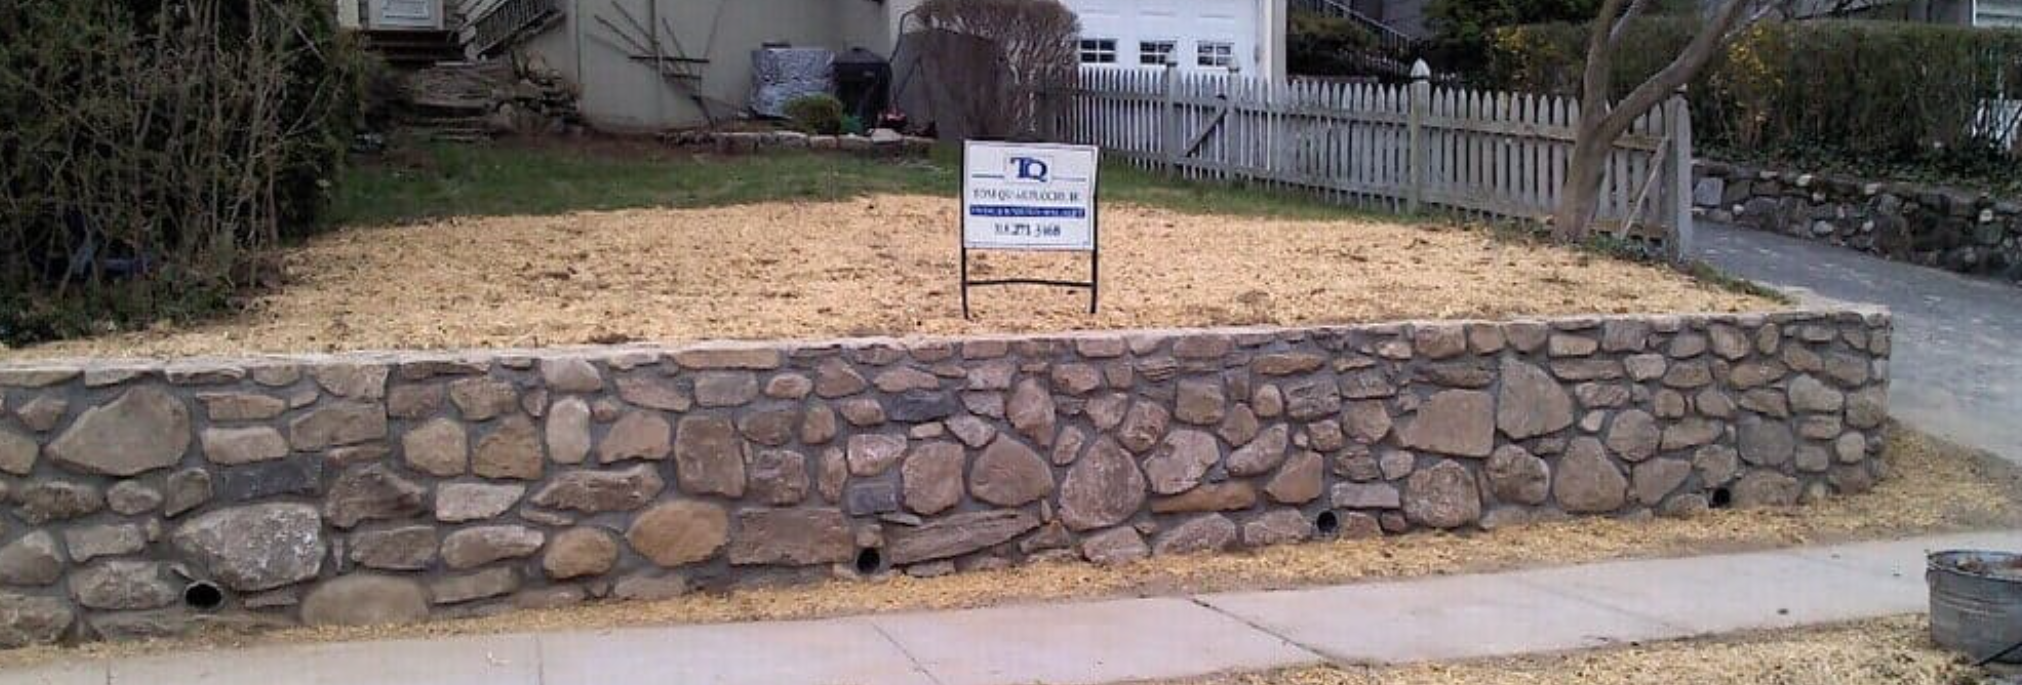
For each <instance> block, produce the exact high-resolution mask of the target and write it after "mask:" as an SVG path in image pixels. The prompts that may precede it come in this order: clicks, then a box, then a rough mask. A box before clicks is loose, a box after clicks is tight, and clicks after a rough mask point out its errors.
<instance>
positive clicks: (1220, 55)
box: [1195, 41, 1236, 69]
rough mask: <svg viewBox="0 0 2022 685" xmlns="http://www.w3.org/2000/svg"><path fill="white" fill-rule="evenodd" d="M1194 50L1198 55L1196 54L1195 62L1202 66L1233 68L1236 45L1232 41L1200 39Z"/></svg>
mask: <svg viewBox="0 0 2022 685" xmlns="http://www.w3.org/2000/svg"><path fill="white" fill-rule="evenodd" d="M1196 52H1197V53H1198V55H1197V56H1196V61H1195V63H1196V64H1199V65H1201V66H1203V67H1217V68H1222V69H1233V68H1235V66H1236V45H1235V44H1234V43H1218V42H1211V41H1201V44H1200V46H1199V47H1198V49H1197V50H1196Z"/></svg>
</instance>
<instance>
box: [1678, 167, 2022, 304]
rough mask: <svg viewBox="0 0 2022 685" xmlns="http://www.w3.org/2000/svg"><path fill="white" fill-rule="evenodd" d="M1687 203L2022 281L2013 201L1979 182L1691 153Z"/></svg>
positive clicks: (1717, 214)
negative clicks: (1865, 175) (1783, 166)
mask: <svg viewBox="0 0 2022 685" xmlns="http://www.w3.org/2000/svg"><path fill="white" fill-rule="evenodd" d="M1695 171H1696V176H1697V181H1696V185H1695V187H1694V191H1693V206H1694V211H1695V212H1696V213H1697V214H1699V215H1701V216H1704V217H1706V218H1708V219H1711V220H1713V221H1717V222H1720V223H1729V224H1735V225H1739V226H1742V227H1746V228H1752V229H1755V230H1759V231H1769V232H1772V233H1781V234H1784V235H1789V236H1795V237H1799V238H1804V239H1807V240H1816V241H1820V242H1824V243H1830V244H1833V245H1838V246H1841V247H1847V248H1852V249H1856V250H1860V251H1862V252H1867V253H1869V254H1873V255H1876V256H1880V257H1885V258H1888V259H1893V260H1897V261H1902V262H1909V263H1911V264H1918V265H1922V266H1928V267H1934V268H1939V269H1945V270H1948V271H1955V272H1958V273H1963V274H1972V275H1976V276H1987V277H1992V278H2000V279H2004V280H2007V281H2011V282H2015V283H2018V284H2022V201H2018V200H2017V199H2010V198H2000V197H1995V196H1992V195H1989V194H1987V193H1982V192H1973V191H1966V190H1960V189H1956V188H1943V187H1937V186H1926V185H1914V184H1907V183H1888V182H1877V181H1871V180H1867V179H1859V178H1851V177H1845V176H1832V175H1825V174H1811V173H1803V172H1794V171H1776V170H1771V169H1759V168H1754V167H1748V166H1742V165H1735V164H1725V163H1720V162H1700V163H1699V165H1698V167H1697V168H1696V170H1695Z"/></svg>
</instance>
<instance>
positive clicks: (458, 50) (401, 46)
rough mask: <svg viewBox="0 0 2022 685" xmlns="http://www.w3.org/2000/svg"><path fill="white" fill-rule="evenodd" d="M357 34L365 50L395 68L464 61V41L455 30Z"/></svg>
mask: <svg viewBox="0 0 2022 685" xmlns="http://www.w3.org/2000/svg"><path fill="white" fill-rule="evenodd" d="M358 35H359V38H360V39H361V40H362V43H363V45H364V47H365V49H366V50H370V51H372V52H376V53H379V55H380V56H382V57H384V58H385V59H386V63H387V64H390V65H393V66H395V67H402V68H420V67H427V66H433V65H435V64H438V63H442V62H455V61H459V60H462V59H463V58H464V54H463V42H462V41H461V40H459V39H458V38H457V35H456V32H454V31H426V30H411V29H399V30H394V29H381V30H370V29H368V30H365V31H360V32H359V34H358Z"/></svg>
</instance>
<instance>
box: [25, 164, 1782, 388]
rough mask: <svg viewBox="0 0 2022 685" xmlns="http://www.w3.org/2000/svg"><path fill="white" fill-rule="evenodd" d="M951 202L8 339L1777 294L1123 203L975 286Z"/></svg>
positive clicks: (694, 333)
mask: <svg viewBox="0 0 2022 685" xmlns="http://www.w3.org/2000/svg"><path fill="white" fill-rule="evenodd" d="M957 211H958V209H957V205H956V201H955V200H953V199H950V198H936V197H925V196H878V197H873V198H869V199H864V200H856V201H847V202H838V203H802V202H781V203H767V204H756V205H745V206H736V207H722V208H714V209H692V210H664V209H662V210H631V211H617V212H582V213H575V214H567V215H561V216H543V217H530V216H523V217H498V218H458V219H450V220H445V221H438V222H433V223H427V224H421V225H414V226H398V227H395V226H387V227H377V228H365V229H351V230H345V231H340V232H338V233H334V234H331V235H327V236H324V237H322V238H319V239H316V240H314V241H312V242H311V243H309V244H307V245H305V246H303V247H301V248H299V249H296V250H294V251H292V252H289V253H288V254H286V255H285V256H284V259H283V262H284V264H285V265H286V267H285V270H286V273H287V281H288V285H287V286H286V287H284V288H281V289H279V290H277V291H274V292H272V293H270V294H267V295H264V296H261V297H259V298H257V299H256V300H255V301H254V302H253V303H252V305H251V306H250V308H249V309H248V310H247V311H245V312H244V313H242V314H239V315H236V316H234V317H231V318H228V319H225V320H221V321H216V322H210V323H204V324H199V325H194V326H178V325H162V326H158V327H157V328H155V329H152V330H147V331H142V332H129V333H117V334H110V335H105V336H102V337H98V338H94V339H88V340H78V341H69V342H62V343H55V344H50V345H45V346H39V347H34V348H29V349H27V350H16V351H12V352H7V351H0V356H16V357H26V356H34V357H50V356H85V355H91V356H181V355H231V354H246V353H253V352H314V351H340V350H359V349H415V348H428V349H441V348H470V347H540V346H555V345H573V344H593V343H617V342H630V341H661V342H677V341H686V340H696V339H719V338H722V339H774V338H829V337H838V336H856V335H913V334H966V333H981V332H1028V331H1062V330H1075V329H1107V328H1157V327H1175V326H1220V325H1250V324H1277V325H1310V324H1320V323H1351V322H1363V321H1373V320H1386V319H1418V318H1425V319H1452V318H1507V317H1512V316H1520V315H1555V314H1593V313H1627V312H1733V311H1749V310H1765V309H1773V308H1776V307H1777V305H1775V304H1774V303H1772V302H1770V301H1768V300H1765V299H1762V298H1757V297H1752V296H1748V295H1742V294H1737V293H1733V292H1729V291H1726V290H1722V289H1720V288H1717V287H1713V286H1711V285H1708V284H1705V283H1702V282H1699V281H1696V280H1694V279H1693V278H1691V277H1688V276H1685V275H1682V274H1679V273H1677V272H1675V271H1671V270H1667V269H1663V268H1658V267H1654V266H1649V265H1641V264H1634V263H1628V262H1623V261H1617V260H1613V259H1606V258H1602V257H1597V256H1594V255H1591V254H1587V253H1582V252H1579V251H1576V250H1570V249H1564V248H1558V247H1551V246H1545V245H1536V244H1526V243H1520V242H1513V241H1499V240H1495V239H1494V238H1493V237H1492V236H1490V235H1489V234H1487V233H1486V232H1484V231H1481V230H1462V229H1455V228H1438V227H1432V226H1412V225H1403V224H1395V223H1382V222H1374V221H1346V220H1343V221H1293V220H1273V219H1261V218H1248V217H1229V216H1203V215H1192V214H1182V213H1177V212H1172V211H1168V210H1160V209H1151V208H1146V207H1138V206H1115V207H1107V208H1105V210H1104V217H1103V218H1104V226H1103V231H1102V239H1103V255H1102V256H1103V259H1102V267H1103V273H1102V280H1103V298H1102V311H1101V313H1100V314H1098V315H1095V316H1090V315H1088V314H1087V312H1086V307H1087V300H1086V294H1085V293H1083V292H1080V291H1073V290H1067V289H1061V288H1051V287H1043V286H1032V287H1027V286H1020V287H1012V288H991V289H980V290H978V291H976V292H975V309H976V314H977V319H976V321H974V322H965V321H964V320H963V319H962V316H961V307H960V300H959V298H958V293H957V287H956V281H957V261H958V260H957V250H956V244H955V239H956V238H955V233H954V225H955V219H956V213H957ZM973 267H974V270H973V273H974V274H975V275H976V276H978V277H992V276H999V277H1001V276H1009V275H1013V274H1017V275H1020V276H1033V277H1049V278H1061V277H1071V278H1077V279H1079V278H1085V277H1086V275H1087V274H1086V271H1087V268H1088V266H1087V261H1086V258H1085V256H1071V255H1035V254H1028V253H1019V254H1009V253H982V254H978V255H976V256H975V261H974V263H973Z"/></svg>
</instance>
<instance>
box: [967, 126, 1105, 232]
mask: <svg viewBox="0 0 2022 685" xmlns="http://www.w3.org/2000/svg"><path fill="white" fill-rule="evenodd" d="M962 159H963V163H962V167H963V168H962V178H963V183H962V245H963V247H965V248H969V249H977V250H1057V251H1075V252H1091V251H1094V250H1095V176H1096V168H1097V164H1098V161H1097V160H1098V159H1099V153H1098V151H1097V149H1096V148H1094V147H1091V146H1085V145H1040V144H1022V143H998V142H984V141H974V140H972V141H969V142H968V143H967V144H966V145H965V146H964V148H963V155H962Z"/></svg>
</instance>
